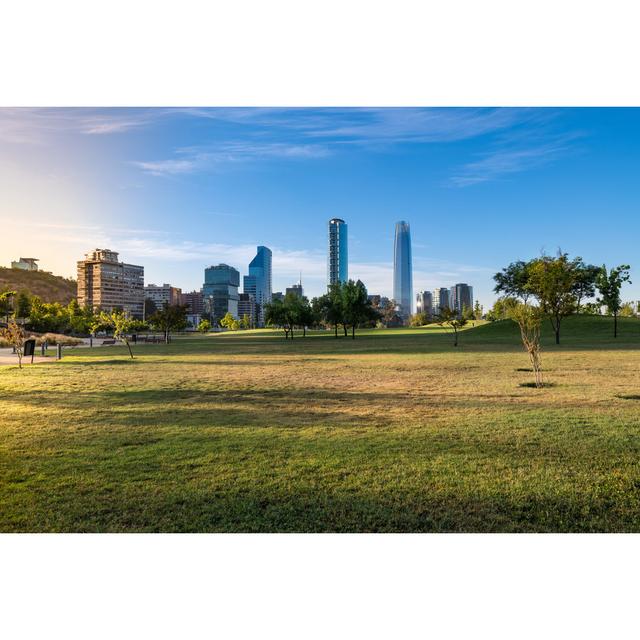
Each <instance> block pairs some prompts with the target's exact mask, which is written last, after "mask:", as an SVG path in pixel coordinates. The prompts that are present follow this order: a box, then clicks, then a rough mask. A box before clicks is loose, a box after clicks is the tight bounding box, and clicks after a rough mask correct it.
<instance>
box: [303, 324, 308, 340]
mask: <svg viewBox="0 0 640 640" xmlns="http://www.w3.org/2000/svg"><path fill="white" fill-rule="evenodd" d="M302 337H303V338H306V337H307V325H306V324H304V325H302Z"/></svg>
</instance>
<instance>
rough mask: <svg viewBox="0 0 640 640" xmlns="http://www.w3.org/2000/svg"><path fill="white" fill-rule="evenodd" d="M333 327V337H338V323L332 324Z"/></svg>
mask: <svg viewBox="0 0 640 640" xmlns="http://www.w3.org/2000/svg"><path fill="white" fill-rule="evenodd" d="M334 329H335V337H336V338H337V337H338V325H337V324H336V325H334Z"/></svg>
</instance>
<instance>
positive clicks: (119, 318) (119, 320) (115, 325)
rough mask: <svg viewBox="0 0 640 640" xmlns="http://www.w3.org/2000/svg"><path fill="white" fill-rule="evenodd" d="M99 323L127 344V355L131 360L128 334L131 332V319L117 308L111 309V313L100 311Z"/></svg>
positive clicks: (131, 352) (131, 353)
mask: <svg viewBox="0 0 640 640" xmlns="http://www.w3.org/2000/svg"><path fill="white" fill-rule="evenodd" d="M100 324H101V326H102V327H104V328H110V329H111V330H113V337H114V338H115V339H116V340H119V341H120V342H124V343H125V344H126V345H127V349H129V355H130V356H131V359H132V360H133V351H131V344H130V343H129V335H128V334H129V333H130V332H131V320H129V318H127V316H126V315H125V314H124V312H123V311H119V310H115V311H112V312H111V313H107V312H106V311H102V312H101V313H100Z"/></svg>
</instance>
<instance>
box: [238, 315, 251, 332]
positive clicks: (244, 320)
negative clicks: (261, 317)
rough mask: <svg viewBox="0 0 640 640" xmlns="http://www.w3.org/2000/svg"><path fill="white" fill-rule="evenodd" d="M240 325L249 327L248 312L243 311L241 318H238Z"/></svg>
mask: <svg viewBox="0 0 640 640" xmlns="http://www.w3.org/2000/svg"><path fill="white" fill-rule="evenodd" d="M240 326H241V327H242V328H243V329H251V318H250V317H249V314H248V313H245V314H244V315H243V316H242V320H240Z"/></svg>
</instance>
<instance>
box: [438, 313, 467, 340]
mask: <svg viewBox="0 0 640 640" xmlns="http://www.w3.org/2000/svg"><path fill="white" fill-rule="evenodd" d="M438 324H439V325H440V326H442V327H449V328H450V329H451V330H452V331H453V346H454V347H457V346H458V333H459V331H460V329H461V328H462V327H464V326H465V325H466V324H467V319H466V318H464V317H462V316H460V317H459V316H458V314H457V313H456V312H455V311H453V310H452V309H449V307H444V308H443V309H441V310H440V316H439V317H438Z"/></svg>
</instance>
